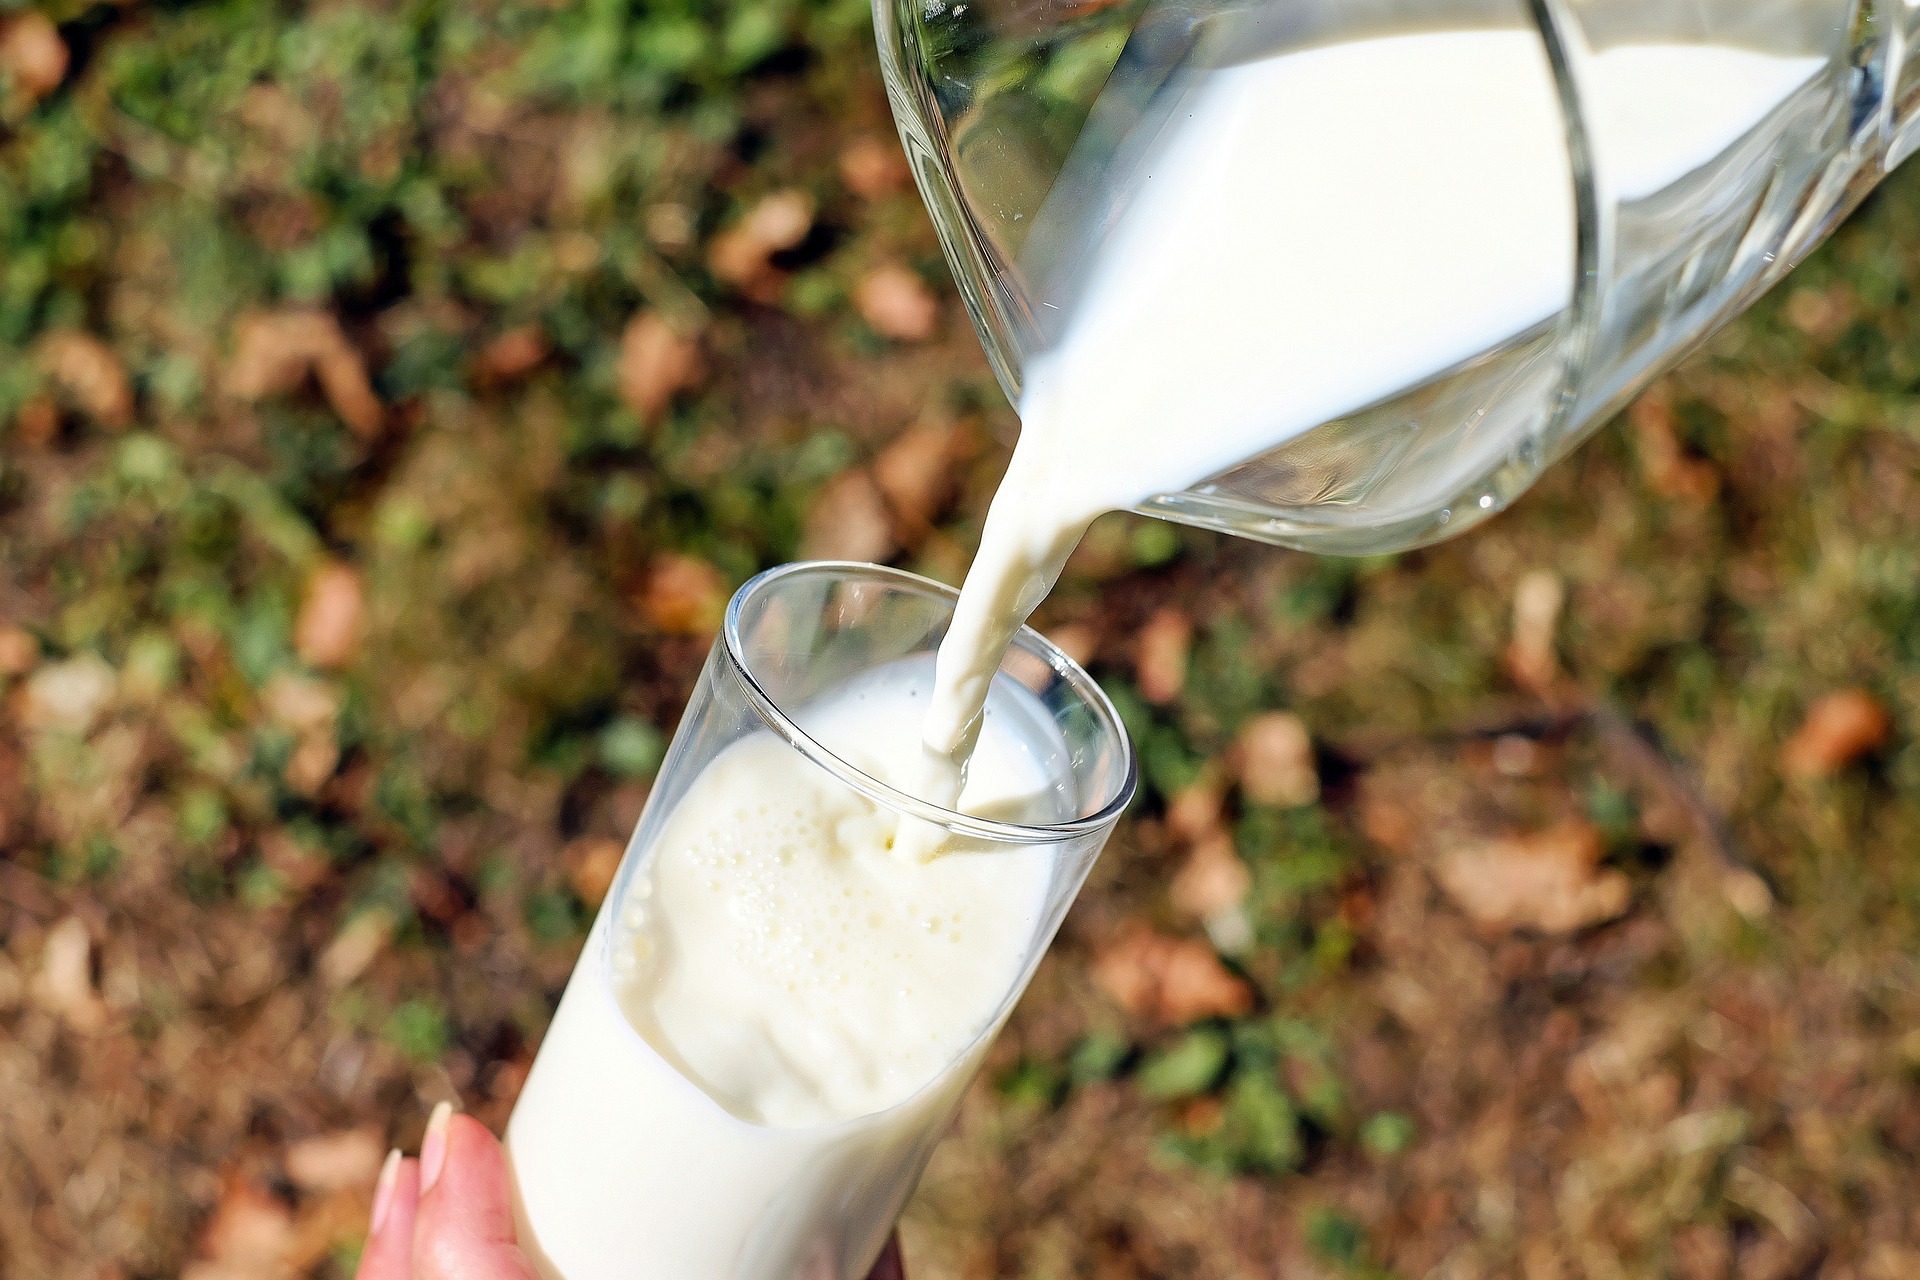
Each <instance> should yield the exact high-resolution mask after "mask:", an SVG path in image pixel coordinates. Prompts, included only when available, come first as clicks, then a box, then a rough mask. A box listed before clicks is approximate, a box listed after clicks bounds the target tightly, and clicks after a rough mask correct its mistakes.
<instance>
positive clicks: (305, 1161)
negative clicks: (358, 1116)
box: [287, 1129, 387, 1192]
mask: <svg viewBox="0 0 1920 1280" xmlns="http://www.w3.org/2000/svg"><path fill="white" fill-rule="evenodd" d="M386 1155H387V1153H386V1149H385V1147H384V1146H383V1145H382V1144H381V1142H380V1139H379V1136H378V1135H377V1134H375V1133H374V1131H373V1130H371V1129H343V1130H341V1131H340V1132H338V1133H322V1134H316V1135H314V1136H313V1137H311V1138H302V1139H301V1140H300V1141H298V1142H296V1143H294V1144H293V1145H292V1146H290V1147H288V1148H287V1179H288V1181H290V1182H292V1183H293V1185H294V1186H296V1187H298V1188H300V1189H301V1190H302V1191H308V1192H326V1191H341V1190H345V1189H347V1188H351V1187H370V1186H372V1185H373V1184H374V1181H375V1180H376V1179H377V1178H378V1177H379V1176H380V1163H381V1161H383V1160H385V1159H386Z"/></svg>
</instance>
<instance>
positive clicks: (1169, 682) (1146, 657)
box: [1133, 605, 1193, 704]
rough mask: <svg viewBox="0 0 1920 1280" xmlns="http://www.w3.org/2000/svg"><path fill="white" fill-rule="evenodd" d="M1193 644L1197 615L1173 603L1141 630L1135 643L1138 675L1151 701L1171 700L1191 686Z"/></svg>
mask: <svg viewBox="0 0 1920 1280" xmlns="http://www.w3.org/2000/svg"><path fill="white" fill-rule="evenodd" d="M1192 648H1193V619H1191V618H1189V617H1188V616H1187V615H1186V612H1185V611H1184V610H1181V609H1177V608H1174V607H1173V606H1171V605H1169V606H1167V607H1166V608H1164V609H1161V610H1160V611H1159V612H1157V613H1155V614H1154V615H1153V616H1152V617H1151V618H1149V619H1147V625H1146V626H1145V627H1143V628H1141V630H1140V638H1139V640H1138V641H1137V642H1136V643H1135V646H1134V653H1133V662H1134V678H1135V679H1136V680H1137V681H1138V682H1139V685H1140V696H1141V697H1143V698H1145V699H1146V700H1147V701H1148V702H1153V703H1161V704H1164V703H1168V702H1172V701H1173V700H1174V699H1175V698H1178V697H1179V696H1180V691H1181V690H1182V689H1185V688H1186V687H1187V654H1188V653H1189V651H1190V650H1192Z"/></svg>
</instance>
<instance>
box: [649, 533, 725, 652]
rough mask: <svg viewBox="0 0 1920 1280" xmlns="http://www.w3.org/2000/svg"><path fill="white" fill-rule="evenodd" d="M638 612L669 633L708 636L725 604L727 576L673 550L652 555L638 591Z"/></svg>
mask: <svg viewBox="0 0 1920 1280" xmlns="http://www.w3.org/2000/svg"><path fill="white" fill-rule="evenodd" d="M639 604H640V612H641V613H642V614H643V615H644V616H645V617H646V619H647V621H648V622H649V623H651V624H652V625H653V626H654V627H656V628H658V629H659V630H661V631H665V632H667V633H668V634H670V635H682V636H709V635H712V634H713V633H714V632H716V631H718V630H719V629H720V620H721V618H722V616H723V615H724V614H725V613H726V608H727V580H726V579H725V578H723V577H721V576H720V571H719V570H718V569H716V568H714V567H713V566H712V565H710V564H708V563H707V562H706V561H704V560H700V559H697V558H696V557H694V556H686V555H679V554H677V553H674V552H667V553H665V554H662V555H659V556H655V557H654V561H653V565H652V567H651V568H650V569H649V570H648V571H647V582H646V586H645V588H644V589H643V590H642V591H641V594H640V601H639Z"/></svg>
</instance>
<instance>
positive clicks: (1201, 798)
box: [1167, 772, 1227, 844]
mask: <svg viewBox="0 0 1920 1280" xmlns="http://www.w3.org/2000/svg"><path fill="white" fill-rule="evenodd" d="M1226 804H1227V798H1226V795H1225V793H1224V792H1223V791H1222V790H1221V788H1220V780H1219V778H1218V777H1217V776H1215V775H1214V774H1213V773H1211V772H1209V773H1208V774H1207V775H1206V776H1203V777H1202V778H1201V779H1200V780H1199V781H1198V782H1195V783H1192V784H1191V785H1189V786H1186V787H1183V788H1181V790H1180V791H1179V793H1178V794H1176V795H1174V796H1173V797H1172V798H1171V799H1170V800H1169V801H1168V802H1167V832H1168V834H1169V835H1171V836H1173V837H1174V838H1175V839H1176V840H1184V841H1186V842H1187V843H1188V844H1195V843H1198V842H1199V841H1202V840H1208V839H1211V838H1212V837H1214V836H1217V835H1219V834H1221V833H1222V832H1224V831H1225V830H1226V829H1227V819H1226Z"/></svg>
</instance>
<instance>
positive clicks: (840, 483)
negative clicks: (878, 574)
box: [800, 468, 895, 563]
mask: <svg viewBox="0 0 1920 1280" xmlns="http://www.w3.org/2000/svg"><path fill="white" fill-rule="evenodd" d="M894 545H895V544H894V541H893V525H892V522H891V521H889V520H888V519H887V507H886V503H885V502H883V501H882V500H881V497H880V489H879V487H878V486H876V485H875V484H874V482H873V477H872V476H871V475H869V474H868V473H867V471H866V470H865V469H864V468H858V469H855V470H852V471H843V472H841V473H840V474H839V475H837V476H835V477H834V478H833V479H832V480H830V481H828V482H827V483H826V484H825V485H823V486H822V487H821V489H820V492H819V493H818V494H816V495H814V499H813V505H812V506H811V507H809V508H808V510H807V526H806V531H805V533H804V535H803V536H802V538H801V540H800V557H801V559H803V560H861V561H872V562H875V563H878V562H880V561H884V560H886V559H887V558H888V557H889V556H891V555H892V554H893V552H894Z"/></svg>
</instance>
